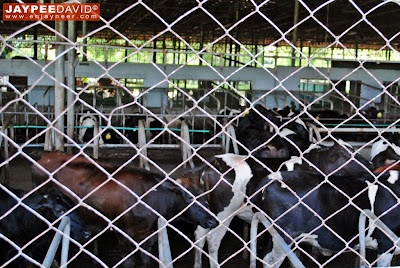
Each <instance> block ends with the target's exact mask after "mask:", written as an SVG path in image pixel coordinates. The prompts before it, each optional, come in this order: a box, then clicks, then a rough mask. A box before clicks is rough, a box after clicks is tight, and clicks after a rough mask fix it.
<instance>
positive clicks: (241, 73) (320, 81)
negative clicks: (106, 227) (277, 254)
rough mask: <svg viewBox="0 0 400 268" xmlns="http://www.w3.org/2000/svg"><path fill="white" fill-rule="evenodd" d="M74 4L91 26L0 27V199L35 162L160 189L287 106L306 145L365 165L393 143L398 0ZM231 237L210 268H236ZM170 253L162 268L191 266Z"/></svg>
mask: <svg viewBox="0 0 400 268" xmlns="http://www.w3.org/2000/svg"><path fill="white" fill-rule="evenodd" d="M12 2H13V3H14V2H15V1H12ZM52 2H54V1H52ZM55 2H56V3H57V1H55ZM80 2H82V1H80ZM85 2H86V3H99V4H100V16H101V18H100V20H98V21H61V22H59V21H57V22H54V21H8V20H6V19H5V18H4V17H3V20H2V21H1V23H0V41H1V45H0V89H1V90H0V111H1V113H0V120H1V130H0V144H1V153H2V160H1V162H0V167H1V168H2V172H1V179H2V180H1V183H2V185H4V186H10V187H14V188H20V189H24V190H27V191H30V190H32V189H35V185H34V184H33V183H32V180H31V172H30V167H31V166H32V165H35V163H36V161H37V160H38V159H40V157H41V155H42V152H43V151H46V150H50V151H52V150H56V151H65V152H68V153H72V154H85V155H87V156H90V157H92V158H93V159H100V160H103V161H106V162H109V163H112V164H114V165H118V166H124V165H127V166H137V167H141V168H145V169H148V170H151V171H154V172H161V173H163V174H168V175H169V176H171V177H174V176H176V175H177V174H180V173H182V172H183V171H184V170H187V169H189V168H194V167H199V166H201V165H203V164H204V163H206V162H207V160H208V159H210V158H211V157H212V156H214V155H217V154H222V153H237V152H238V151H237V150H239V149H240V148H239V149H237V150H236V151H235V146H238V145H237V140H236V135H235V128H237V125H238V122H239V120H240V118H242V117H245V116H246V114H248V113H249V112H251V111H255V110H256V108H255V107H256V105H261V106H262V107H265V108H267V109H283V108H285V107H289V108H290V110H291V111H296V112H298V113H299V114H300V117H302V119H303V120H304V121H305V122H306V123H307V127H308V130H309V131H310V133H311V134H310V135H311V136H310V137H312V138H313V139H314V140H315V141H316V142H318V143H319V144H321V145H328V146H330V145H332V144H333V142H334V141H337V140H338V139H339V138H340V139H342V140H345V141H346V142H347V143H348V144H350V145H352V146H353V147H354V148H355V149H356V150H357V151H358V152H359V153H361V154H362V155H363V156H365V158H367V159H368V160H370V159H369V155H370V149H371V146H372V145H373V143H374V142H375V141H376V140H377V139H378V138H381V137H383V136H385V135H386V134H398V133H400V127H399V117H400V102H399V100H400V89H399V79H400V77H399V69H400V54H399V48H400V35H399V33H400V28H399V27H400V25H399V23H398V21H399V20H400V12H399V11H400V2H399V1H396V0H383V1H382V0H326V1H309V0H293V1H287V0H283V1H277V0H269V1H268V0H267V1H260V0H216V1H181V0H162V1H154V0H153V1H147V0H144V1H134V2H132V1H127V0H120V1H110V0H99V1H92V0H86V1H85ZM15 3H17V2H15ZM24 3H38V1H33V0H26V1H24ZM40 3H50V2H49V1H47V0H41V1H40ZM0 9H1V12H2V14H4V13H5V10H4V6H3V7H0ZM371 110H374V111H377V112H376V113H375V114H374V115H372V116H371V117H370V116H369V115H368V116H367V114H366V113H364V112H366V111H371ZM326 111H333V112H334V113H333V114H329V115H327V116H325V112H326ZM85 116H92V117H91V118H92V119H93V120H94V121H90V122H89V123H88V124H87V125H85V122H84V120H83V118H84V117H85ZM263 118H264V119H265V117H263ZM266 121H268V120H266ZM89 131H91V135H92V136H90V137H89V138H84V135H85V133H86V134H87V133H89ZM396 139H397V137H396ZM399 142H400V140H399ZM239 147H241V144H240V142H239ZM245 153H249V154H251V152H249V151H248V150H247V151H246V150H245ZM242 225H243V223H242V222H241V221H239V220H235V221H234V224H233V225H232V226H233V227H231V229H233V230H234V231H230V232H228V235H229V239H227V241H226V242H224V243H225V244H226V246H225V248H227V249H226V250H225V251H223V252H222V253H221V254H222V255H223V256H224V257H223V258H222V259H228V260H226V261H225V262H224V263H223V266H224V267H231V266H233V265H235V266H238V265H239V266H241V267H248V259H245V260H243V259H242V256H241V252H240V251H241V250H242V251H243V245H242V241H241V240H240V239H237V237H236V233H240V232H242V230H241V229H242ZM185 228H186V229H188V230H190V231H187V232H188V233H189V232H191V231H192V230H191V228H192V227H191V226H185ZM170 235H171V236H172V237H175V239H177V240H176V241H180V240H179V239H182V238H181V237H180V236H179V235H176V234H173V233H170ZM106 239H113V238H109V237H107V238H106ZM103 243H104V241H103ZM182 243H184V242H182ZM232 245H234V246H232ZM229 246H232V247H231V248H230V247H229ZM183 248H185V249H186V246H185V247H183ZM175 250H178V251H179V254H181V250H182V249H181V248H179V249H175ZM182 252H183V250H182ZM238 252H239V253H238ZM112 254H117V253H112ZM112 254H111V256H109V258H110V259H111V262H114V261H115V260H116V259H118V258H119V256H118V257H115V256H114V255H112ZM179 254H178V253H177V252H173V255H174V256H175V257H176V256H179ZM182 254H183V255H182V256H180V257H176V258H177V259H176V261H175V262H174V265H175V266H176V267H187V266H186V265H187V263H188V262H193V255H191V254H192V252H186V253H182ZM229 256H230V257H229ZM354 258H355V257H354V256H353V255H352V254H350V257H348V256H345V257H343V258H334V259H333V260H331V259H328V261H326V260H325V261H326V263H325V264H324V267H338V265H342V264H343V263H346V264H348V263H349V262H352V261H353V259H354ZM88 259H90V258H88ZM88 259H84V260H83V261H88ZM206 260H207V259H206V258H205V257H204V261H203V263H204V264H205V265H208V264H207V261H206ZM306 262H307V261H306ZM322 263H323V262H322ZM71 264H72V265H71V267H74V265H75V267H79V265H81V263H76V262H72V263H71ZM285 264H286V263H285ZM257 265H260V264H259V263H258V264H257ZM314 265H315V266H316V267H318V264H316V263H313V261H310V260H308V262H307V265H306V266H307V267H314ZM206 267H208V266H206ZM260 267H261V266H260Z"/></svg>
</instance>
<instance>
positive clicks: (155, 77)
mask: <svg viewBox="0 0 400 268" xmlns="http://www.w3.org/2000/svg"><path fill="white" fill-rule="evenodd" d="M0 75H18V76H28V83H29V85H38V86H39V85H42V86H53V85H54V78H53V77H54V63H49V62H46V61H36V62H32V61H30V60H11V59H1V60H0ZM103 75H106V76H107V75H110V76H113V77H116V78H143V79H144V86H145V87H146V88H147V87H149V88H152V89H151V90H150V91H149V93H148V95H147V105H148V107H160V105H161V94H163V93H161V92H160V91H158V90H155V89H156V88H166V87H168V80H172V79H193V80H219V81H224V80H226V81H229V80H231V81H235V80H236V81H251V82H252V87H253V89H255V90H282V89H286V90H299V86H300V79H303V78H308V79H331V80H335V81H336V80H342V79H343V80H359V81H362V82H363V83H365V84H368V85H371V86H373V87H377V88H383V85H382V84H383V82H384V81H396V80H398V79H399V78H400V75H399V72H398V71H396V70H378V69H376V70H367V71H366V70H364V69H362V68H359V69H357V70H353V69H347V68H332V69H326V68H311V67H303V68H297V67H278V68H277V69H263V68H254V67H244V68H243V67H242V68H241V67H222V68H220V67H209V66H187V65H155V64H135V63H119V64H116V65H115V66H114V65H113V64H112V63H109V64H108V66H105V64H104V63H101V64H98V63H95V62H88V63H80V64H78V66H77V68H76V76H77V77H100V76H103ZM380 92H381V91H380V90H376V89H374V88H372V87H368V86H366V85H363V86H362V89H361V97H363V98H367V99H371V98H373V97H375V96H377V95H378V94H379V93H380ZM37 94H38V95H40V94H43V93H42V92H40V90H38V91H37V92H36V91H33V92H31V93H30V101H33V100H35V101H41V97H39V96H37ZM260 95H262V94H261V93H260V94H259V96H260ZM163 99H164V100H165V101H166V100H167V97H166V96H165V95H164V96H163ZM253 100H254V98H253ZM377 101H378V102H379V101H380V99H378V100H377ZM289 103H290V102H289ZM38 104H39V105H41V103H39V102H38ZM165 104H166V103H165ZM362 104H363V103H362ZM267 105H268V106H271V107H276V106H282V105H283V102H282V101H278V102H276V101H275V100H274V99H272V98H267Z"/></svg>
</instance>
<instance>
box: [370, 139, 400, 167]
mask: <svg viewBox="0 0 400 268" xmlns="http://www.w3.org/2000/svg"><path fill="white" fill-rule="evenodd" d="M399 160H400V147H399V146H397V145H395V144H393V143H391V142H389V141H387V140H385V139H380V140H378V141H376V142H375V143H374V144H373V145H372V148H371V162H372V163H373V164H374V166H375V168H380V167H384V166H387V165H391V164H393V163H395V162H397V161H399Z"/></svg>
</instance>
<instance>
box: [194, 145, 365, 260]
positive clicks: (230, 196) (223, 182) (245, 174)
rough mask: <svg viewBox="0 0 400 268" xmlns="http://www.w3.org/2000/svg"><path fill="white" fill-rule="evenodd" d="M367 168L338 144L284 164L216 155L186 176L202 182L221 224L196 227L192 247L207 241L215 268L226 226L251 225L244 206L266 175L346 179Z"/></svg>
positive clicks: (313, 149) (248, 210)
mask: <svg viewBox="0 0 400 268" xmlns="http://www.w3.org/2000/svg"><path fill="white" fill-rule="evenodd" d="M305 159H307V160H305ZM312 161H315V164H313V165H310V164H309V163H311V162H312ZM364 165H365V166H366V167H364ZM369 169H371V167H370V166H369V162H368V161H367V160H365V159H363V158H362V157H361V156H359V155H357V154H355V152H354V150H352V149H351V148H347V147H343V146H342V145H341V144H336V145H334V146H332V147H326V148H319V146H313V147H311V148H309V152H308V154H305V155H304V156H303V158H300V157H297V158H293V159H290V160H289V161H286V162H284V161H283V159H279V158H264V159H258V158H251V157H250V158H249V157H246V156H240V155H234V154H224V155H217V156H215V157H214V159H212V160H211V161H210V165H205V166H204V167H200V168H197V169H196V170H195V171H193V174H191V175H188V176H198V177H200V179H201V180H202V181H203V182H204V186H205V189H204V190H205V192H207V201H208V204H209V207H210V209H211V211H212V212H213V213H214V214H215V215H216V216H217V218H218V219H219V221H220V222H221V224H220V225H219V226H218V227H216V228H215V229H213V230H212V231H210V230H209V229H205V228H201V227H198V228H197V229H196V232H195V238H196V241H198V242H197V244H196V245H197V247H198V248H199V249H202V248H203V247H204V245H205V242H206V240H207V244H208V251H209V255H210V267H218V265H219V264H218V250H219V246H220V244H221V241H222V239H223V237H224V235H225V233H226V231H227V228H228V227H229V224H230V223H231V221H232V219H233V217H235V216H237V217H239V218H241V219H243V220H245V221H247V222H251V219H252V216H253V212H252V210H251V207H250V206H247V205H248V200H247V199H248V197H250V196H252V194H253V193H254V192H255V190H256V188H257V186H258V185H259V184H260V182H261V180H262V179H263V178H264V177H265V176H266V174H270V173H271V172H274V171H277V170H291V171H293V170H297V171H296V172H299V171H300V172H313V173H315V174H319V175H321V173H323V174H337V175H343V176H347V175H348V174H357V175H361V174H364V173H368V172H369ZM194 267H201V251H200V250H196V253H195V265H194Z"/></svg>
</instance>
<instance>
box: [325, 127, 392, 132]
mask: <svg viewBox="0 0 400 268" xmlns="http://www.w3.org/2000/svg"><path fill="white" fill-rule="evenodd" d="M317 129H318V130H319V132H374V133H376V132H377V131H379V132H393V133H394V132H399V131H400V128H363V127H360V128H354V127H349V128H326V129H325V128H318V127H317Z"/></svg>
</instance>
